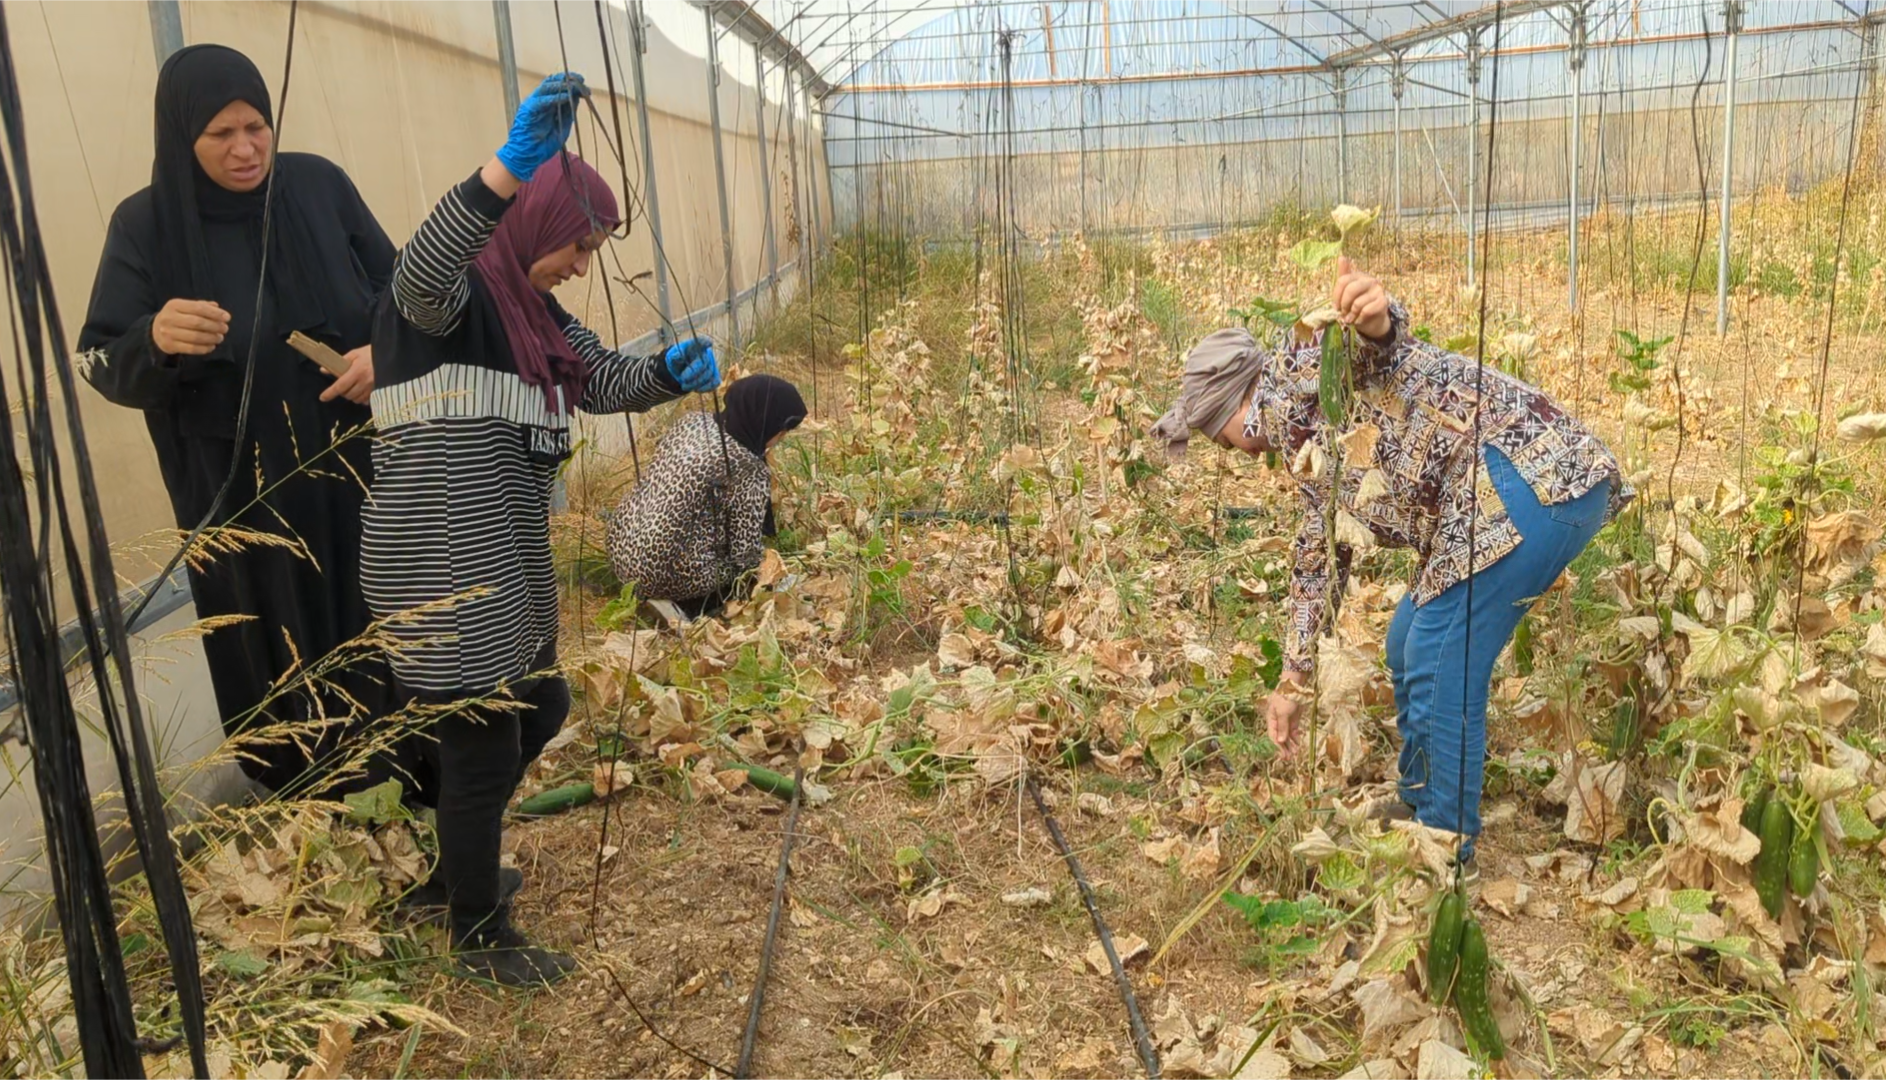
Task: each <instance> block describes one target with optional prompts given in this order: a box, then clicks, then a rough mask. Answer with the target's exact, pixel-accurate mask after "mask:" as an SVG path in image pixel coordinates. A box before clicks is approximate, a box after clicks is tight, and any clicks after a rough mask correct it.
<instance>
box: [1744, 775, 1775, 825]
mask: <svg viewBox="0 0 1886 1080" xmlns="http://www.w3.org/2000/svg"><path fill="white" fill-rule="evenodd" d="M1773 790H1774V789H1772V788H1770V787H1769V786H1768V785H1766V784H1763V785H1762V786H1761V788H1760V789H1758V790H1757V791H1756V792H1755V797H1754V798H1752V799H1750V800H1749V801H1748V802H1747V803H1745V804H1744V805H1743V806H1742V827H1743V828H1744V829H1747V830H1748V831H1749V832H1752V833H1754V834H1755V835H1756V836H1760V835H1761V834H1762V810H1763V808H1765V807H1766V806H1767V805H1768V799H1769V797H1770V793H1771V792H1772V791H1773Z"/></svg>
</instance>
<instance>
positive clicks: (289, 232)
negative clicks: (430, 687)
mask: <svg viewBox="0 0 1886 1080" xmlns="http://www.w3.org/2000/svg"><path fill="white" fill-rule="evenodd" d="M273 151H274V132H273V119H272V114H271V109H270V101H269V93H268V87H267V85H266V84H265V83H264V82H263V81H262V76H261V74H260V72H258V71H257V70H256V68H255V65H254V64H252V63H251V62H250V61H249V59H248V58H247V57H245V56H243V55H242V54H241V53H239V52H236V51H235V50H233V49H229V48H226V47H224V46H221V45H196V46H192V47H190V48H187V49H184V50H182V51H180V52H178V53H176V54H174V55H172V56H171V58H170V59H169V60H168V61H167V62H166V63H165V64H164V67H163V71H162V72H161V73H160V74H159V75H158V79H157V156H156V161H155V163H154V164H153V165H152V167H151V185H150V186H149V187H147V188H145V189H144V190H142V191H139V192H138V193H137V194H135V195H132V196H131V197H130V198H128V199H126V200H124V202H122V203H120V204H119V205H118V209H117V211H116V212H115V213H114V214H113V215H112V219H111V228H110V231H109V233H108V234H107V236H106V239H105V252H104V257H103V259H102V260H101V261H100V263H99V267H98V277H97V280H96V282H95V283H94V284H93V287H92V301H91V307H90V310H89V311H88V312H87V315H86V320H85V328H84V330H83V331H82V332H81V333H80V335H79V348H80V350H81V352H82V353H83V356H82V357H81V361H82V363H83V365H84V370H85V377H86V379H87V380H88V381H89V382H90V383H91V384H92V386H93V387H95V388H96V389H97V390H98V391H99V393H101V394H103V395H104V396H105V397H106V398H107V399H108V400H110V401H112V402H115V403H117V404H119V405H124V406H128V407H130V408H135V409H141V410H143V412H144V419H145V423H146V425H147V426H148V428H149V429H150V434H151V442H152V443H153V444H154V446H155V447H156V450H157V462H158V467H159V468H160V469H161V470H162V472H163V477H164V486H165V488H166V489H167V490H168V492H169V494H170V504H171V509H172V510H173V512H174V513H175V516H176V522H177V527H178V528H179V529H183V530H186V531H188V530H189V529H191V528H193V527H195V526H196V525H197V523H198V522H199V521H201V520H202V519H203V518H204V516H205V515H206V514H207V513H209V511H210V509H211V507H212V505H213V504H214V503H215V500H216V495H217V492H218V490H219V489H221V488H222V486H223V484H224V483H225V481H226V480H228V479H229V478H230V477H231V476H233V477H234V480H233V483H232V484H231V487H230V489H229V491H228V493H227V495H225V496H224V498H223V500H222V503H221V505H220V508H219V509H218V511H217V516H216V519H215V521H214V522H213V523H212V524H213V525H214V526H229V527H230V528H229V529H228V530H227V531H226V532H224V533H223V534H222V536H223V537H224V538H226V539H228V540H231V541H234V542H235V543H237V544H238V545H239V546H240V550H237V551H234V552H224V553H219V554H216V555H214V556H213V558H212V560H211V561H210V562H209V563H208V564H206V565H200V566H192V567H191V570H190V587H191V592H192V594H193V596H194V598H195V601H196V610H197V615H198V616H199V617H200V618H206V619H207V618H211V617H217V616H241V617H243V618H240V619H238V620H232V621H230V622H229V623H227V624H226V625H221V626H219V627H218V628H216V629H214V630H212V631H211V632H210V633H209V634H208V636H207V637H205V638H204V641H203V648H204V652H205V654H206V656H207V658H208V661H209V669H210V678H211V682H212V683H213V684H214V687H215V691H216V703H217V706H218V710H219V711H220V712H221V714H222V721H223V726H224V730H225V731H226V732H228V733H229V734H231V735H236V734H240V733H241V732H243V731H244V730H248V729H252V728H258V727H264V726H271V725H284V724H285V725H287V726H288V728H289V729H290V730H294V729H299V732H298V737H297V738H293V739H289V740H275V739H270V740H264V741H261V742H260V743H259V744H252V745H247V746H245V748H244V754H245V757H244V760H243V768H244V770H245V771H246V772H247V773H248V774H249V775H250V776H251V777H252V778H254V779H255V780H257V781H258V782H260V783H262V784H263V785H265V786H267V787H269V788H270V789H272V790H274V791H276V792H278V793H282V794H301V793H311V792H312V791H314V790H318V789H319V788H320V786H321V785H322V784H324V783H325V782H326V777H325V776H324V772H325V769H310V763H311V762H320V763H322V765H323V766H325V767H331V766H332V765H333V764H334V762H335V758H336V750H337V748H339V747H340V746H341V744H342V740H343V739H344V738H345V737H346V734H347V733H348V732H349V731H358V730H360V729H361V727H362V726H363V723H364V722H365V721H366V720H368V719H370V718H371V717H373V716H375V715H377V714H379V713H382V712H384V711H387V709H388V707H389V706H390V704H391V702H392V696H391V693H390V690H389V689H388V680H387V679H386V676H385V669H384V663H383V661H381V660H379V659H376V658H371V657H361V658H357V659H356V660H355V662H353V663H350V664H348V665H347V666H346V668H345V669H344V670H342V671H339V672H337V673H335V674H333V675H332V676H329V677H326V678H324V679H322V680H319V682H320V684H321V685H320V687H319V688H315V687H313V686H309V685H307V684H306V683H304V684H303V687H304V688H302V689H296V690H290V691H288V692H286V693H283V692H282V691H281V690H279V689H276V690H272V689H271V688H272V687H274V686H275V684H276V683H277V681H278V680H280V679H281V678H282V677H283V676H284V675H289V674H290V673H295V672H300V671H304V670H306V668H307V666H308V665H310V664H313V663H315V662H317V661H320V660H322V658H324V657H327V656H328V655H329V654H331V653H333V652H334V650H335V649H336V647H337V646H340V645H341V644H343V643H344V642H347V641H349V640H350V639H353V638H355V637H356V636H357V635H359V634H360V633H361V632H362V631H363V630H364V629H366V627H367V625H368V621H369V615H368V611H367V607H366V604H365V602H364V601H363V600H362V598H361V595H360V587H359V583H358V576H359V575H358V564H359V554H360V510H361V502H362V499H363V498H364V497H365V494H366V486H367V484H368V483H369V482H370V481H371V477H372V460H371V455H370V453H369V447H368V442H367V439H366V437H365V436H364V433H363V431H364V425H366V423H367V421H368V411H367V408H366V402H367V395H368V393H369V392H370V391H371V390H372V389H373V359H372V354H371V352H370V350H369V348H368V345H367V343H368V339H369V336H370V331H371V322H372V314H373V308H374V302H375V300H376V298H377V297H378V295H379V293H380V291H381V290H382V289H383V288H384V287H385V285H386V283H387V281H388V280H389V279H390V277H391V276H392V272H393V257H394V248H393V244H392V242H391V241H389V240H388V239H387V236H386V233H385V232H383V231H382V230H381V228H380V226H379V223H378V222H376V221H375V220H374V218H373V214H372V212H371V211H369V210H368V209H367V206H366V204H365V203H364V202H363V201H362V200H361V198H360V193H359V192H358V191H356V190H355V189H354V185H353V182H352V181H351V180H349V179H348V177H347V174H346V173H344V172H342V171H341V169H340V167H339V166H337V165H335V164H334V163H332V162H330V161H327V160H326V159H324V158H320V157H316V156H314V155H312V154H283V155H280V156H279V157H277V156H276V155H275V154H274V152H273ZM271 170H272V171H273V173H274V179H273V185H274V196H273V207H272V210H271V211H270V214H271V217H270V220H269V223H268V229H267V235H266V236H265V234H264V229H263V210H264V200H265V198H267V195H266V193H267V191H268V188H269V184H270V173H271ZM264 259H266V260H267V266H266V275H264V271H263V260H264ZM263 276H266V279H267V287H266V289H263V290H262V291H261V294H260V295H261V304H262V309H261V311H260V313H259V314H260V318H259V319H258V317H257V316H258V312H257V310H256V300H257V294H258V290H257V284H258V281H259V280H260V279H261V278H262V277H263ZM294 331H301V332H302V333H304V334H306V335H308V336H309V337H312V338H314V339H315V340H317V341H320V342H322V343H323V344H326V345H328V346H329V347H331V348H333V349H334V350H335V351H336V352H338V353H341V354H343V356H344V357H345V359H346V361H347V364H348V366H347V369H346V371H345V373H344V374H341V375H340V376H338V377H336V376H334V375H331V374H329V373H328V371H327V370H326V369H325V368H322V367H320V366H319V365H317V364H315V363H313V362H312V361H310V360H307V359H305V358H303V357H302V356H301V355H300V354H299V353H297V352H295V351H294V350H292V349H290V348H289V347H288V344H287V341H288V337H289V335H290V334H291V333H292V332H294ZM251 357H253V363H254V365H255V371H254V375H253V387H252V389H251V392H250V393H251V400H250V404H249V410H248V423H247V427H246V430H243V431H239V430H238V427H239V425H238V419H237V417H238V411H239V409H240V406H241V398H242V392H243V380H244V373H245V371H246V370H247V368H248V366H249V364H250V362H251ZM239 439H240V445H238V440H239ZM238 458H239V459H240V460H238ZM263 533H265V534H269V537H270V538H275V539H274V540H273V542H271V541H270V539H269V538H258V537H257V536H255V535H254V534H263ZM244 534H248V535H247V537H246V538H245V535H244ZM284 540H285V541H288V542H289V543H288V544H286V545H284V544H283V543H281V541H284ZM221 546H225V547H226V546H227V545H221ZM295 681H296V680H294V679H290V685H292V684H294V683H295ZM272 695H273V696H272ZM337 719H342V720H346V721H347V722H346V723H344V724H337V723H333V722H332V721H334V720H337ZM330 790H331V789H330Z"/></svg>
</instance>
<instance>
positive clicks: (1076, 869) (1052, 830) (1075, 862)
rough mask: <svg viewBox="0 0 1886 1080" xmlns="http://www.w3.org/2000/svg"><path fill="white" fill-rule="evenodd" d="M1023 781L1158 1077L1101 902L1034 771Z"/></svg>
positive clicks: (1151, 1076)
mask: <svg viewBox="0 0 1886 1080" xmlns="http://www.w3.org/2000/svg"><path fill="white" fill-rule="evenodd" d="M1025 783H1026V786H1027V788H1028V797H1029V798H1031V799H1033V800H1034V801H1035V809H1036V810H1038V811H1040V813H1041V820H1042V823H1043V824H1045V825H1047V826H1048V835H1049V836H1050V837H1053V839H1054V846H1055V849H1056V850H1057V851H1059V852H1060V853H1061V861H1062V862H1065V863H1067V869H1068V872H1069V873H1070V874H1072V875H1074V884H1075V885H1077V886H1079V887H1080V893H1081V904H1082V905H1083V906H1085V907H1086V908H1087V916H1088V917H1089V918H1090V919H1092V920H1093V922H1094V936H1096V937H1098V938H1099V939H1100V948H1101V949H1102V950H1103V951H1104V952H1105V953H1106V954H1107V963H1109V964H1111V965H1113V983H1114V985H1115V986H1116V987H1118V988H1119V991H1120V1001H1121V1003H1122V1004H1124V1005H1125V1006H1126V1022H1127V1024H1128V1026H1130V1027H1131V1028H1132V1029H1133V1049H1134V1050H1135V1051H1137V1052H1138V1054H1139V1061H1140V1065H1142V1066H1143V1067H1144V1068H1145V1069H1146V1078H1147V1080H1159V1051H1158V1049H1157V1048H1155V1047H1154V1046H1153V1038H1152V1034H1151V1033H1150V1032H1148V1031H1147V1030H1146V1018H1145V1017H1144V1016H1143V1015H1141V1013H1140V1011H1139V998H1138V997H1136V996H1135V995H1134V993H1133V980H1132V979H1129V978H1127V975H1126V966H1125V965H1124V964H1122V963H1120V953H1119V951H1118V950H1116V949H1115V948H1114V947H1113V931H1111V930H1109V929H1107V920H1105V919H1103V918H1101V917H1100V904H1099V902H1098V901H1096V900H1095V899H1094V887H1093V886H1092V885H1089V884H1088V883H1087V874H1086V872H1085V871H1083V870H1082V869H1081V861H1080V859H1079V858H1078V857H1076V856H1075V854H1074V849H1073V848H1071V847H1069V846H1068V842H1067V837H1066V836H1064V835H1062V833H1061V823H1060V822H1058V821H1056V820H1054V815H1053V814H1050V813H1049V812H1048V804H1047V803H1046V802H1044V801H1043V800H1042V798H1041V788H1040V786H1039V785H1037V784H1036V783H1035V775H1034V774H1033V773H1029V774H1027V776H1026V777H1025Z"/></svg>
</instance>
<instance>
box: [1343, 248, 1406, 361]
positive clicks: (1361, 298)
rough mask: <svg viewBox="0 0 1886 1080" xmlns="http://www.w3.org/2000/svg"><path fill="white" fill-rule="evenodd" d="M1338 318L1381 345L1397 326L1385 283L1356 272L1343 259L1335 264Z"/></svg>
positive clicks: (1347, 260) (1354, 268) (1346, 257)
mask: <svg viewBox="0 0 1886 1080" xmlns="http://www.w3.org/2000/svg"><path fill="white" fill-rule="evenodd" d="M1331 299H1332V302H1333V303H1334V304H1335V305H1336V315H1337V317H1339V318H1340V319H1342V321H1343V322H1345V323H1348V324H1349V325H1350V326H1353V327H1355V328H1356V330H1357V331H1358V332H1359V333H1361V334H1362V336H1363V337H1367V338H1373V339H1375V340H1377V341H1380V340H1381V339H1382V338H1385V337H1387V336H1388V333H1389V331H1390V330H1392V329H1394V324H1393V322H1392V321H1390V319H1389V317H1388V292H1387V290H1385V289H1383V288H1382V283H1381V282H1380V281H1377V280H1376V279H1375V278H1373V277H1370V276H1369V275H1368V274H1365V273H1363V272H1362V271H1360V270H1357V269H1356V266H1355V263H1353V262H1351V261H1350V260H1349V256H1347V255H1344V256H1342V257H1341V258H1338V259H1337V260H1336V291H1335V293H1334V294H1333V296H1332V298H1331Z"/></svg>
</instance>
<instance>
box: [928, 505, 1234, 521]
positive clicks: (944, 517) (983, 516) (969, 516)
mask: <svg viewBox="0 0 1886 1080" xmlns="http://www.w3.org/2000/svg"><path fill="white" fill-rule="evenodd" d="M1212 513H1214V514H1216V515H1217V516H1219V517H1221V518H1224V519H1225V520H1226V521H1250V520H1253V519H1256V518H1262V517H1269V516H1270V511H1269V510H1267V509H1265V508H1264V507H1262V506H1220V507H1217V508H1216V509H1214V510H1213V511H1212ZM897 520H898V521H960V522H964V523H967V524H970V525H1007V524H1008V523H1009V517H1008V515H1007V514H1004V513H1002V512H1000V511H990V510H899V511H897Z"/></svg>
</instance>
